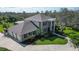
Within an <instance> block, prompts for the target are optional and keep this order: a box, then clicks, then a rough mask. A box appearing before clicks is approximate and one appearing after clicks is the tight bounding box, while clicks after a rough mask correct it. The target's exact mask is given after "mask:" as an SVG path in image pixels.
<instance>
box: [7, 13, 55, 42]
mask: <svg viewBox="0 0 79 59" xmlns="http://www.w3.org/2000/svg"><path fill="white" fill-rule="evenodd" d="M48 32H51V33H53V32H55V18H51V17H50V16H46V15H44V14H37V15H34V16H31V17H28V18H26V19H24V21H23V22H21V23H19V24H17V25H15V26H14V27H11V28H9V29H8V34H9V35H10V36H12V37H14V38H16V39H17V40H18V41H19V42H22V41H25V40H27V39H29V38H32V37H35V36H37V35H44V34H46V33H48Z"/></svg>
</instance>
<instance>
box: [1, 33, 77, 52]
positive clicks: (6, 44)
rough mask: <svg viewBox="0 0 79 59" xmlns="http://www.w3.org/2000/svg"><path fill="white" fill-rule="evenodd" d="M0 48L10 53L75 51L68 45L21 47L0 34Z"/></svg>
mask: <svg viewBox="0 0 79 59" xmlns="http://www.w3.org/2000/svg"><path fill="white" fill-rule="evenodd" d="M0 47H5V48H8V49H10V50H12V51H77V49H74V48H73V47H71V46H70V44H69V43H68V44H66V45H27V46H26V47H23V46H21V45H20V44H18V43H17V42H15V41H14V40H12V39H11V38H8V37H5V36H4V35H3V34H2V33H0Z"/></svg>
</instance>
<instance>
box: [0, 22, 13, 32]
mask: <svg viewBox="0 0 79 59" xmlns="http://www.w3.org/2000/svg"><path fill="white" fill-rule="evenodd" d="M6 25H9V27H12V26H13V25H14V24H13V23H8V24H6ZM3 31H4V28H3V25H2V24H0V32H3Z"/></svg>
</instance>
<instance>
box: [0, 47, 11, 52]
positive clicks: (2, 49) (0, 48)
mask: <svg viewBox="0 0 79 59" xmlns="http://www.w3.org/2000/svg"><path fill="white" fill-rule="evenodd" d="M0 51H10V50H9V49H7V48H3V47H0Z"/></svg>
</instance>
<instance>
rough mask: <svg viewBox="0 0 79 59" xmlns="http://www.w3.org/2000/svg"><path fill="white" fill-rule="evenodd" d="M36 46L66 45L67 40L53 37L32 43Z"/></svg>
mask: <svg viewBox="0 0 79 59" xmlns="http://www.w3.org/2000/svg"><path fill="white" fill-rule="evenodd" d="M34 43H35V44H37V45H46V44H47V45H48V44H66V43H67V40H66V39H63V38H60V37H58V36H53V37H51V38H41V39H38V40H37V41H35V42H34Z"/></svg>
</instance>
